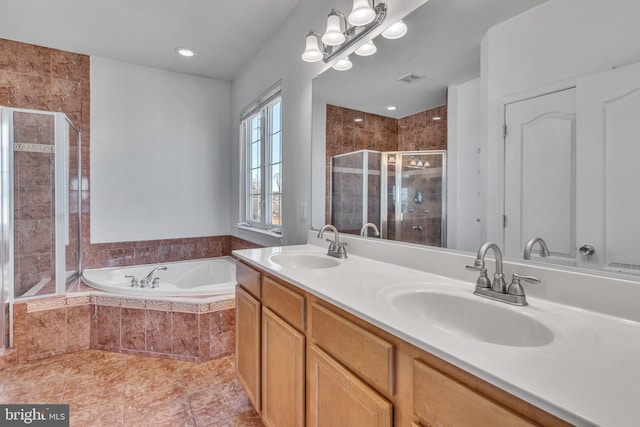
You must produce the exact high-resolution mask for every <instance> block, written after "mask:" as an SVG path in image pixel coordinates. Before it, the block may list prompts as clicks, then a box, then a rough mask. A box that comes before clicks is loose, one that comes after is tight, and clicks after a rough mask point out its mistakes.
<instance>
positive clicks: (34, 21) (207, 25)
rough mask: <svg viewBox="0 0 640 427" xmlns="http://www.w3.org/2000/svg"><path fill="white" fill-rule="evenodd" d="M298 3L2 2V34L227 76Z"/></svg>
mask: <svg viewBox="0 0 640 427" xmlns="http://www.w3.org/2000/svg"><path fill="white" fill-rule="evenodd" d="M299 1H300V0H268V1H265V0H186V1H184V0H182V1H180V0H55V1H52V0H0V11H1V12H0V38H6V39H11V40H17V41H21V42H25V43H31V44H36V45H40V46H46V47H52V48H57V49H62V50H66V51H70V52H76V53H83V54H86V55H92V56H99V57H102V58H108V59H114V60H118V61H123V62H128V63H133V64H139V65H144V66H147V67H153V68H159V69H163V70H169V71H175V72H179V73H185V74H194V75H198V76H204V77H210V78H215V79H221V80H227V81H230V80H232V79H233V77H234V76H235V75H236V73H237V72H238V71H239V70H240V68H241V67H242V65H244V64H245V63H246V62H248V61H249V60H250V58H251V57H252V56H253V55H255V53H256V52H257V50H258V49H259V47H260V45H261V43H262V42H263V41H264V40H265V39H266V38H268V37H269V36H270V35H271V33H272V32H274V31H275V29H276V28H277V27H278V26H279V25H280V24H281V23H282V22H283V21H284V20H285V18H286V17H287V15H288V14H289V13H290V12H291V10H292V9H293V8H294V7H295V6H296V4H297V3H298V2H299ZM179 46H188V47H191V48H193V49H195V50H196V52H197V54H196V56H195V57H193V58H183V57H181V56H179V55H178V54H177V53H176V52H175V49H176V48H177V47H179Z"/></svg>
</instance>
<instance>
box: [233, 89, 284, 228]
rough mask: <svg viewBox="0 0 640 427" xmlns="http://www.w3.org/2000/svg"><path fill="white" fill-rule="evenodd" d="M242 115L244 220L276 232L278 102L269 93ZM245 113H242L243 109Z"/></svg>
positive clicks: (273, 92) (279, 183) (279, 194)
mask: <svg viewBox="0 0 640 427" xmlns="http://www.w3.org/2000/svg"><path fill="white" fill-rule="evenodd" d="M253 105H254V108H249V109H247V110H249V111H248V112H247V113H244V114H243V115H242V123H241V140H242V141H243V142H242V144H243V152H244V159H243V161H244V164H245V167H244V168H243V170H244V171H245V176H244V183H245V184H244V189H243V193H244V197H243V199H244V205H245V209H244V211H245V212H244V215H245V218H244V221H245V222H246V223H247V224H248V225H250V226H253V227H260V228H264V229H267V230H273V231H279V230H280V228H281V226H282V217H281V212H282V209H281V208H282V112H281V111H282V108H281V107H282V101H281V98H280V90H279V89H276V90H271V91H270V92H269V93H267V95H265V96H263V97H261V99H260V100H259V101H256V102H255V103H254V104H253ZM245 111H246V110H245Z"/></svg>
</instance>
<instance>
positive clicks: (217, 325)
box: [210, 309, 236, 359]
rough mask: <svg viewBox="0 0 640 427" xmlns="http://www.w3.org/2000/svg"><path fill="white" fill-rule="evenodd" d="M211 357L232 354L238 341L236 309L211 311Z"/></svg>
mask: <svg viewBox="0 0 640 427" xmlns="http://www.w3.org/2000/svg"><path fill="white" fill-rule="evenodd" d="M210 325H211V333H210V337H211V343H210V354H211V358H212V359H215V358H218V357H222V356H227V355H229V354H232V353H233V352H234V350H235V348H234V347H235V342H236V322H235V309H228V310H221V311H217V312H215V313H211V320H210Z"/></svg>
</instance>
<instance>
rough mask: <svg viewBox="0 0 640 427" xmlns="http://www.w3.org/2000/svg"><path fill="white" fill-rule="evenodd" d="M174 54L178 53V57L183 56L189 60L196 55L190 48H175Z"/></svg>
mask: <svg viewBox="0 0 640 427" xmlns="http://www.w3.org/2000/svg"><path fill="white" fill-rule="evenodd" d="M176 52H177V53H178V55H180V56H184V57H187V58H191V57H192V56H194V55H195V54H196V51H195V50H193V49H191V48H190V47H184V46H182V47H178V48H176Z"/></svg>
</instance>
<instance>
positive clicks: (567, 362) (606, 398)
mask: <svg viewBox="0 0 640 427" xmlns="http://www.w3.org/2000/svg"><path fill="white" fill-rule="evenodd" d="M288 252H293V253H309V254H317V255H324V256H326V255H325V254H326V249H325V248H322V247H318V246H315V245H298V246H284V247H274V248H263V249H246V250H239V251H234V252H233V253H234V255H236V256H238V257H239V258H240V259H242V260H243V261H246V262H248V263H249V264H253V265H255V266H257V267H260V268H262V269H265V270H267V271H269V272H271V273H273V274H274V275H276V276H278V277H280V278H282V279H284V280H286V281H288V282H290V283H293V284H295V285H297V286H299V287H300V288H301V289H303V290H305V291H307V292H309V293H311V294H314V295H316V296H318V297H320V298H322V299H324V300H326V301H328V302H330V303H332V304H335V305H336V306H338V307H340V308H342V309H344V310H346V311H348V312H349V313H352V314H354V315H356V316H358V317H360V318H362V319H363V320H366V321H368V322H369V323H371V324H373V325H375V326H377V327H379V328H381V329H383V330H385V331H387V332H389V333H391V334H393V335H396V336H398V337H400V338H402V339H404V340H405V341H407V342H409V343H411V344H413V345H415V346H417V347H419V348H421V349H423V350H425V351H428V352H430V353H432V354H434V355H436V356H438V357H440V358H442V359H444V360H446V361H447V362H450V363H452V364H454V365H456V366H458V367H460V368H462V369H464V370H466V371H468V372H470V373H472V374H474V375H476V376H478V377H479V378H482V379H483V380H485V381H487V382H489V383H491V384H494V385H496V386H498V387H500V388H502V389H503V390H506V391H507V392H509V393H511V394H513V395H515V396H518V397H520V398H521V399H523V400H525V401H527V402H530V403H531V404H533V405H535V406H537V407H539V408H541V409H543V410H545V411H547V412H550V413H552V414H554V415H556V416H557V417H559V418H562V419H564V420H566V421H568V422H570V423H572V424H576V425H589V426H591V425H594V426H595V425H599V426H607V427H609V426H632V425H640V324H639V323H637V322H635V321H630V320H625V319H622V318H618V317H615V316H609V315H605V314H600V313H596V312H592V311H588V310H585V309H581V308H576V307H571V306H568V305H562V304H558V303H554V302H550V301H547V300H543V299H539V298H534V297H530V296H528V297H527V299H528V301H529V305H528V306H525V307H514V306H510V305H508V304H505V303H502V302H494V301H491V300H488V299H485V298H481V297H478V296H475V295H473V290H474V285H475V284H474V283H471V282H466V281H462V280H456V279H452V278H448V277H444V276H440V275H436V274H431V273H428V272H425V271H421V270H417V269H412V268H407V267H401V266H398V265H393V264H388V263H385V262H382V261H379V260H374V259H369V258H364V257H361V256H357V255H353V254H349V257H348V258H347V259H344V260H336V261H337V262H339V263H340V265H338V266H337V267H333V268H321V269H307V268H286V267H282V266H281V265H279V264H276V263H274V262H272V261H271V256H273V255H275V254H279V253H288ZM332 259H334V258H332ZM460 268H464V266H460ZM403 289H406V290H407V291H413V292H417V291H420V290H425V291H426V290H429V291H436V292H439V293H445V294H450V295H456V296H458V297H462V298H467V297H468V298H470V299H477V300H478V302H480V303H485V304H492V305H498V306H499V308H503V309H506V310H514V311H517V312H518V313H520V314H522V315H523V316H529V317H533V318H534V319H535V320H537V321H538V322H540V323H542V324H544V325H545V326H547V327H548V328H549V329H550V330H551V331H552V332H553V336H554V338H553V341H551V342H550V343H549V344H546V345H540V346H534V347H518V346H507V345H500V344H492V343H488V342H483V341H479V340H476V339H475V338H470V337H465V336H461V335H460V334H457V333H450V332H447V331H446V330H445V329H444V328H442V327H438V325H434V324H432V323H431V322H430V321H429V319H428V318H422V319H418V318H415V317H411V316H408V315H407V314H406V313H402V312H399V311H398V310H397V309H395V308H394V307H393V306H392V304H391V303H390V300H389V298H390V297H391V296H393V294H394V293H396V292H397V291H398V290H403ZM638 305H639V306H640V301H639V304H638ZM639 309H640V308H639Z"/></svg>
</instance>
